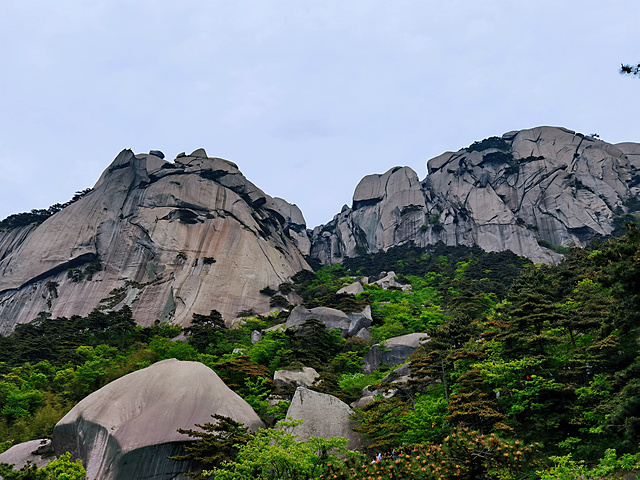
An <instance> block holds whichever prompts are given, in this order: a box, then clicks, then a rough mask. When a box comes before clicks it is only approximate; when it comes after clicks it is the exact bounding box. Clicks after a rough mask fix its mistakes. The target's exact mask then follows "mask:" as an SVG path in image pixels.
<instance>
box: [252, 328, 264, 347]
mask: <svg viewBox="0 0 640 480" xmlns="http://www.w3.org/2000/svg"><path fill="white" fill-rule="evenodd" d="M260 340H262V332H261V331H260V330H253V331H252V332H251V343H253V344H255V343H258V342H259V341H260Z"/></svg>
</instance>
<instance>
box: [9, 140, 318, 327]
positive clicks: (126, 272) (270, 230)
mask: <svg viewBox="0 0 640 480" xmlns="http://www.w3.org/2000/svg"><path fill="white" fill-rule="evenodd" d="M309 247H310V245H309V240H308V237H307V235H306V230H305V224H304V218H303V217H302V213H301V212H300V210H299V209H298V207H296V206H295V205H290V204H288V203H287V202H285V201H284V200H282V199H277V198H276V199H274V198H272V197H270V196H269V195H266V194H265V193H264V192H262V191H261V190H260V189H259V188H257V187H256V186H255V185H253V184H252V183H251V182H249V181H248V180H247V179H246V178H245V177H244V176H242V174H241V173H240V171H239V170H238V168H237V167H236V166H235V165H234V164H233V163H231V162H228V161H226V160H222V159H218V158H207V157H206V153H204V150H202V149H200V150H197V151H196V152H194V153H193V154H192V155H190V156H182V157H178V158H177V159H176V161H175V163H170V162H166V161H164V160H162V159H161V158H159V157H158V156H156V155H134V154H133V153H132V152H131V151H130V150H124V151H122V152H121V153H120V154H119V155H118V157H117V158H116V159H115V160H114V162H113V163H112V164H111V165H110V166H109V168H107V170H105V172H104V173H103V174H102V176H101V177H100V179H99V180H98V182H97V183H96V185H95V187H94V189H93V191H92V192H91V193H90V194H88V195H86V196H85V197H83V198H81V199H80V200H78V201H77V202H75V203H73V204H71V205H69V206H67V207H66V208H64V209H63V210H61V211H60V212H58V213H57V214H55V215H53V216H52V217H50V218H48V219H47V220H46V221H45V222H44V223H42V224H41V225H38V226H33V225H32V226H27V227H22V228H17V229H11V230H6V231H0V333H1V334H7V333H10V332H11V331H12V330H13V328H14V327H15V324H16V323H24V322H29V321H31V320H33V319H34V318H35V317H36V316H37V315H38V313H39V312H48V313H50V314H51V315H52V316H53V317H59V316H71V315H74V314H77V315H86V314H88V313H89V312H91V310H93V309H94V308H115V309H118V308H120V307H122V306H123V305H125V304H127V305H130V306H131V308H132V310H133V315H134V318H135V319H136V320H137V321H138V322H139V323H141V324H143V325H149V324H153V322H155V321H156V320H169V321H172V322H175V323H178V324H181V325H186V324H188V323H189V322H190V320H191V317H192V314H193V313H204V314H206V313H209V312H210V311H211V310H212V309H213V308H215V309H217V310H218V311H220V312H221V313H222V314H223V317H224V318H225V320H226V321H228V322H230V321H231V320H233V318H235V316H236V314H237V313H238V312H240V311H243V310H247V309H253V310H254V311H255V312H256V313H264V312H267V311H269V309H270V307H269V299H268V297H266V296H265V295H261V294H260V293H259V290H260V289H261V288H264V286H265V285H278V284H279V283H281V282H283V281H286V280H287V279H288V278H289V277H291V275H293V274H295V273H296V272H298V271H300V270H301V269H304V268H308V266H307V264H306V262H305V260H304V258H303V256H302V255H303V254H304V253H308V250H309ZM301 250H302V251H301ZM97 266H99V267H97ZM96 267H97V268H96ZM99 268H101V270H99ZM96 270H97V271H96ZM91 272H93V273H91Z"/></svg>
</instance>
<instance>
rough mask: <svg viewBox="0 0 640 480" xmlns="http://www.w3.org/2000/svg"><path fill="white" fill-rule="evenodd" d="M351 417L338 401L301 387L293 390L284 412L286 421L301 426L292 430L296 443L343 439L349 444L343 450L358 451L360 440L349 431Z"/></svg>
mask: <svg viewBox="0 0 640 480" xmlns="http://www.w3.org/2000/svg"><path fill="white" fill-rule="evenodd" d="M351 415H353V410H351V408H349V405H347V404H346V403H344V402H343V401H342V400H340V399H339V398H338V397H334V396H333V395H328V394H326V393H320V392H314V391H313V390H309V389H308V388H304V387H298V388H297V389H296V393H295V395H294V396H293V399H292V400H291V405H289V410H287V418H291V419H293V420H302V424H301V425H298V426H296V427H295V428H294V429H293V433H294V434H295V435H297V436H298V438H299V439H300V440H308V439H309V438H311V437H324V438H332V437H345V438H346V439H347V440H349V443H348V445H347V448H349V449H351V450H362V448H363V445H364V443H363V438H362V435H360V434H359V433H358V432H355V431H354V430H353V428H354V427H355V426H356V422H355V421H354V420H353V419H352V418H351Z"/></svg>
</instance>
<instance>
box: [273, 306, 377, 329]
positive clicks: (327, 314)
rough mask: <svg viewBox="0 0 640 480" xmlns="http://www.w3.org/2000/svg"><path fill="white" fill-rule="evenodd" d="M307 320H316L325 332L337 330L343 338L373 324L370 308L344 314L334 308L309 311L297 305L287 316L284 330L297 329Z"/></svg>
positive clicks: (316, 308)
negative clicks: (324, 328)
mask: <svg viewBox="0 0 640 480" xmlns="http://www.w3.org/2000/svg"><path fill="white" fill-rule="evenodd" d="M308 320H318V321H319V322H321V323H322V324H324V326H325V327H326V328H327V330H333V329H339V330H340V332H341V333H342V336H343V337H352V336H354V335H355V334H357V333H358V331H360V329H362V328H366V327H369V326H370V325H371V323H372V322H373V320H372V318H371V307H370V306H368V305H367V306H366V307H365V308H364V310H362V312H354V313H344V312H342V311H340V310H336V309H335V308H329V307H315V308H311V309H307V308H304V307H303V306H302V305H298V306H297V307H295V308H294V309H293V310H291V313H290V314H289V318H287V323H285V326H286V328H294V327H295V328H297V327H300V326H301V325H303V324H304V323H305V322H306V321H308Z"/></svg>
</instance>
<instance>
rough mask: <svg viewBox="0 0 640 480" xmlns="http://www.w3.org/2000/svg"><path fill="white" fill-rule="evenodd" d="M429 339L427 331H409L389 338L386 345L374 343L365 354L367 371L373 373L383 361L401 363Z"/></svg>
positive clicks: (365, 368) (365, 369)
mask: <svg viewBox="0 0 640 480" xmlns="http://www.w3.org/2000/svg"><path fill="white" fill-rule="evenodd" d="M428 341H429V335H428V334H426V333H409V334H407V335H401V336H399V337H393V338H389V339H387V340H386V341H385V342H384V345H380V344H375V345H373V346H372V347H371V348H370V349H369V351H368V352H367V354H366V355H365V356H364V367H363V370H364V371H365V373H371V372H373V371H374V370H377V369H378V367H379V365H380V364H381V363H386V364H387V365H391V366H392V365H400V364H401V363H404V362H406V361H407V359H408V358H409V355H411V354H412V353H413V352H415V350H416V348H418V347H419V346H420V344H422V343H424V342H428Z"/></svg>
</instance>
